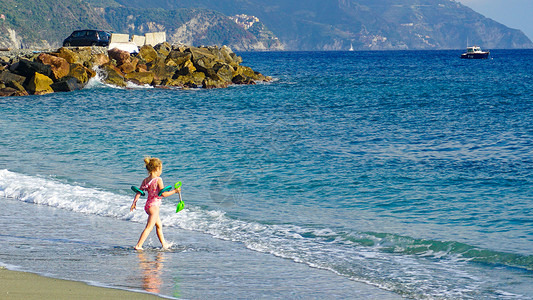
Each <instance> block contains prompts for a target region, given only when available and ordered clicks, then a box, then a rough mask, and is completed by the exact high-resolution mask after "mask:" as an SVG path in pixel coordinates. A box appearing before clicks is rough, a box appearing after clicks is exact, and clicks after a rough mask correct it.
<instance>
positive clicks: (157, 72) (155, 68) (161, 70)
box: [149, 60, 178, 85]
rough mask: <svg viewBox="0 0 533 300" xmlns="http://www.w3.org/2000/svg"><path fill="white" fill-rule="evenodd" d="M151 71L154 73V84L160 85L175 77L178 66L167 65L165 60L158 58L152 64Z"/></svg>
mask: <svg viewBox="0 0 533 300" xmlns="http://www.w3.org/2000/svg"><path fill="white" fill-rule="evenodd" d="M149 71H151V72H153V73H154V82H153V84H154V85H160V84H162V83H163V82H165V81H166V80H169V79H171V78H172V77H174V74H175V73H176V71H178V67H173V66H167V65H166V64H165V62H164V61H163V60H158V61H157V62H155V63H154V64H152V65H151V66H150V69H149Z"/></svg>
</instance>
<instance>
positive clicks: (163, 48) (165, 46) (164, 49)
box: [154, 42, 172, 57]
mask: <svg viewBox="0 0 533 300" xmlns="http://www.w3.org/2000/svg"><path fill="white" fill-rule="evenodd" d="M154 50H155V51H157V52H158V53H159V54H160V55H162V56H165V57H166V56H168V54H169V53H170V51H172V46H171V45H170V44H169V43H168V42H164V43H160V44H157V45H155V46H154Z"/></svg>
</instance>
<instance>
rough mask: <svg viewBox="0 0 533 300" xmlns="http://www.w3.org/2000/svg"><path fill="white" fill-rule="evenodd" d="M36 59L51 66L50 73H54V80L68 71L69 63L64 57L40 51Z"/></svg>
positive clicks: (65, 74)
mask: <svg viewBox="0 0 533 300" xmlns="http://www.w3.org/2000/svg"><path fill="white" fill-rule="evenodd" d="M37 59H38V60H39V61H40V62H42V63H43V64H45V65H49V66H50V67H51V69H52V73H53V74H54V79H56V80H57V79H60V78H63V77H65V76H67V75H68V73H69V72H70V64H69V63H68V62H67V60H66V59H64V58H61V57H56V56H53V55H50V54H46V53H41V54H39V56H38V57H37Z"/></svg>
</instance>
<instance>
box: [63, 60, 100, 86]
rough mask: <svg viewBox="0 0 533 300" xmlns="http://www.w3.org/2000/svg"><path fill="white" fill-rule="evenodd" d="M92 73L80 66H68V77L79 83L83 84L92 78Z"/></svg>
mask: <svg viewBox="0 0 533 300" xmlns="http://www.w3.org/2000/svg"><path fill="white" fill-rule="evenodd" d="M95 75H96V74H94V71H92V70H89V69H88V68H86V67H85V66H84V65H81V64H72V65H70V72H69V73H68V76H70V77H74V78H76V80H77V81H78V82H79V83H82V84H85V83H87V82H88V81H89V79H91V78H92V77H94V76H95Z"/></svg>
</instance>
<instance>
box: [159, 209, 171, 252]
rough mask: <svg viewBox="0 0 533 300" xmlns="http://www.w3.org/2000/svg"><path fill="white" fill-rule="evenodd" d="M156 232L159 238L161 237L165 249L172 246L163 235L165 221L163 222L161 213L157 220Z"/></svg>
mask: <svg viewBox="0 0 533 300" xmlns="http://www.w3.org/2000/svg"><path fill="white" fill-rule="evenodd" d="M155 232H156V233H157V238H159V241H160V242H161V245H162V246H163V249H168V248H170V244H168V243H167V241H166V240H165V237H164V236H163V223H161V218H160V217H159V214H157V221H156V222H155Z"/></svg>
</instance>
